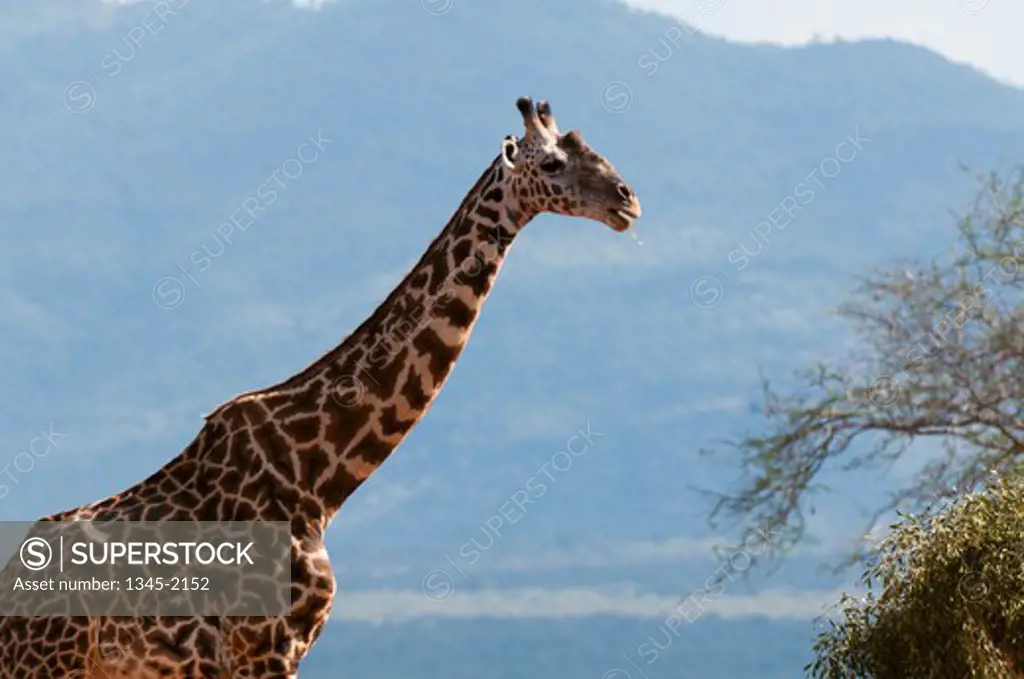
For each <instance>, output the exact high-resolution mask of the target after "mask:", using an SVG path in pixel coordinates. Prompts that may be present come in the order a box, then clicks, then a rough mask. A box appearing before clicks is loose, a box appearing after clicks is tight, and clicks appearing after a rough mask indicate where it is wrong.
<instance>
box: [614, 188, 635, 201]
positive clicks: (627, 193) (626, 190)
mask: <svg viewBox="0 0 1024 679" xmlns="http://www.w3.org/2000/svg"><path fill="white" fill-rule="evenodd" d="M615 188H616V189H617V190H618V192H619V195H620V196H622V199H623V200H629V199H630V198H632V197H633V192H632V191H630V190H629V187H628V186H626V185H625V184H619V185H618V186H616V187H615Z"/></svg>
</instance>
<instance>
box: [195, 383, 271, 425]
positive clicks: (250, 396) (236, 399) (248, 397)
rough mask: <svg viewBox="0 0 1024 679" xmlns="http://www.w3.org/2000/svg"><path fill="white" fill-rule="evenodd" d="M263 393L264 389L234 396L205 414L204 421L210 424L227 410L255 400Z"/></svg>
mask: <svg viewBox="0 0 1024 679" xmlns="http://www.w3.org/2000/svg"><path fill="white" fill-rule="evenodd" d="M262 391H263V390H262V389H256V390H253V391H243V392H242V393H241V394H238V395H237V396H232V397H231V398H229V399H228V400H227V401H224V402H223V403H221V404H220V405H219V406H217V407H216V408H214V409H213V410H211V411H209V412H207V413H206V414H204V415H203V419H204V420H206V421H207V422H209V421H210V420H211V419H212V418H214V417H217V416H218V415H220V414H222V413H223V412H224V411H225V410H227V409H228V408H230V407H231V406H233V405H235V404H238V403H244V402H246V401H252V400H254V399H255V398H256V397H257V396H258V395H259V394H260V393H261V392H262Z"/></svg>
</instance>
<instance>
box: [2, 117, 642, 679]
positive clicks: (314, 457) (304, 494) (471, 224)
mask: <svg viewBox="0 0 1024 679" xmlns="http://www.w3.org/2000/svg"><path fill="white" fill-rule="evenodd" d="M516 108H517V109H518V111H519V112H520V114H521V115H522V120H523V127H524V130H523V135H522V137H517V136H515V135H507V136H505V137H504V139H503V141H502V144H501V149H500V152H499V154H498V156H497V157H496V158H494V159H493V161H492V162H491V163H490V164H489V165H488V166H487V167H486V169H485V170H484V172H483V174H482V175H481V176H480V178H479V179H478V180H477V182H476V183H475V184H474V185H473V187H472V188H471V189H470V190H469V192H468V193H467V194H466V196H465V198H464V199H463V200H462V203H461V204H460V205H459V207H458V209H457V210H456V211H455V213H454V214H453V215H452V217H451V218H450V219H449V221H448V223H447V224H446V225H445V226H444V228H443V229H442V230H441V232H440V234H438V235H437V236H436V237H435V238H434V240H433V241H432V242H431V243H430V245H429V246H428V247H427V250H426V252H425V253H424V254H423V256H422V257H421V258H420V260H419V261H418V262H417V264H416V265H415V266H414V267H413V268H412V270H411V271H410V272H409V273H408V274H406V276H405V278H403V279H402V281H401V282H400V283H399V284H398V286H397V287H396V288H395V289H394V290H393V291H392V292H391V293H390V294H389V295H388V296H387V298H386V299H385V300H384V301H383V302H382V303H381V304H380V305H379V306H378V307H377V308H376V309H375V310H374V311H373V313H372V314H370V316H369V317H368V318H367V319H366V320H365V321H363V323H361V324H360V325H359V327H357V328H356V329H355V330H354V331H353V332H351V333H350V334H349V335H348V336H347V337H346V338H345V339H344V340H343V341H342V342H341V344H339V345H338V346H337V347H335V348H334V349H332V350H330V351H328V352H327V353H326V354H324V355H323V356H321V357H320V358H318V359H317V360H315V361H313V362H312V363H311V364H309V365H308V366H307V367H306V368H304V369H303V370H301V371H299V372H298V373H296V374H294V375H292V376H291V377H289V378H287V379H285V380H284V381H283V382H280V383H278V384H276V385H273V386H270V387H267V388H265V389H259V390H256V391H250V392H246V393H244V394H240V395H238V396H236V397H234V398H232V399H231V400H229V401H227V402H226V403H224V404H222V405H221V406H220V407H218V408H216V409H215V410H213V411H212V412H210V413H209V414H208V415H206V417H205V423H204V425H203V427H202V428H201V429H200V431H199V433H198V434H197V436H196V437H195V439H194V440H193V441H192V442H191V443H190V444H189V445H188V446H186V448H185V449H184V450H183V451H182V452H181V453H180V454H179V455H177V456H176V457H175V458H173V459H172V460H171V461H170V462H168V463H167V464H166V465H164V466H163V467H162V468H161V469H160V470H158V471H157V472H156V473H154V474H153V475H152V476H150V477H149V478H147V479H145V480H144V481H141V482H140V483H138V484H136V485H134V486H132V487H131V488H128V489H126V490H124V491H123V492H120V493H117V494H116V495H112V496H110V497H108V498H106V499H103V500H100V501H99V502H96V503H93V504H89V505H84V506H81V507H77V508H74V509H70V510H67V511H63V512H60V513H58V514H54V515H51V516H48V517H45V518H44V519H42V521H72V520H81V521H118V520H122V521H286V522H289V523H290V524H291V527H292V552H291V572H292V608H291V615H289V616H287V617H263V618H253V617H249V618H235V617H210V616H196V617H190V618H166V617H163V618H161V617H152V616H149V617H146V616H140V617H136V618H113V617H103V616H97V617H92V618H82V617H72V616H50V617H46V618H38V617H30V615H29V613H28V612H26V614H25V615H23V616H21V617H11V616H7V617H0V679H66V678H68V679H69V678H71V677H74V678H75V679H100V678H103V679H157V678H160V679H228V678H229V677H230V678H231V679H243V678H244V679H295V677H296V676H297V673H298V670H299V663H300V661H301V660H302V658H303V657H304V656H305V655H306V653H307V652H308V651H309V649H310V647H311V646H312V644H313V642H314V641H315V640H316V639H317V637H318V636H319V634H320V633H321V631H322V629H323V626H324V624H325V623H326V621H327V618H328V615H329V613H330V610H331V604H332V601H333V599H334V594H335V581H334V576H333V573H332V570H331V566H330V562H329V560H328V556H327V550H326V549H325V547H324V542H323V537H324V533H325V531H326V529H327V527H328V524H329V523H330V521H331V519H332V518H333V517H334V516H335V515H336V513H337V512H338V510H339V509H340V508H341V506H342V505H343V503H344V502H345V501H346V500H347V499H348V498H349V497H350V496H351V495H352V493H353V492H355V490H356V489H357V488H358V487H359V486H360V485H361V484H362V483H363V482H364V481H365V480H366V479H367V478H368V477H369V476H370V475H371V474H372V473H373V472H374V471H375V470H376V469H378V468H379V467H380V465H381V464H382V463H383V462H384V461H385V459H387V458H388V456H389V455H390V454H391V452H392V451H393V450H395V448H397V447H398V445H399V444H400V443H401V442H402V440H403V439H404V438H405V437H406V435H408V433H409V432H410V430H411V429H412V428H413V426H414V425H415V424H416V423H417V422H418V421H419V420H420V419H421V418H422V417H423V416H424V415H425V414H426V412H427V410H428V409H429V407H430V404H431V403H432V402H433V401H434V399H435V398H436V397H437V395H438V393H439V392H440V391H441V388H442V387H443V386H444V383H445V381H446V380H447V378H448V376H449V374H450V372H451V370H452V367H453V366H454V364H455V362H456V360H457V359H458V357H459V355H460V354H461V353H462V350H463V348H464V347H465V345H466V343H467V341H468V340H469V336H470V333H471V331H472V329H473V326H474V324H475V323H476V320H477V318H478V316H479V313H480V311H481V309H482V307H483V304H484V302H485V301H486V299H487V296H488V294H489V293H490V291H491V287H492V285H493V283H494V281H495V279H496V277H497V275H498V271H499V269H500V268H501V265H502V263H503V262H504V259H505V257H506V256H507V254H508V252H509V249H510V247H511V246H512V244H513V242H514V240H515V239H516V238H517V237H518V235H519V234H520V233H521V231H522V230H523V227H525V226H526V224H527V223H529V222H530V220H532V219H533V218H534V217H535V216H537V215H539V214H541V213H554V214H560V215H565V216H572V217H583V218H587V219H591V220H594V221H597V222H600V223H602V224H604V225H606V226H608V227H610V228H611V229H613V230H614V231H619V232H621V231H626V230H627V229H629V227H630V226H631V225H632V224H633V222H634V220H636V219H637V218H638V217H639V216H640V212H641V209H640V202H639V200H638V198H637V197H636V194H635V193H634V192H633V190H632V189H631V188H630V187H629V185H628V184H627V183H626V182H625V181H624V180H623V179H622V177H621V176H620V175H619V173H618V172H617V171H616V170H615V168H614V167H613V166H612V165H611V163H609V162H608V161H607V160H606V159H605V158H604V157H603V156H601V155H600V154H599V153H597V152H596V151H595V150H594V149H592V148H591V147H590V146H589V145H588V144H587V143H586V142H585V141H584V139H583V136H582V135H581V134H580V133H579V132H578V131H575V130H572V131H569V132H567V133H565V134H562V133H561V132H560V131H559V129H558V126H557V124H556V122H555V118H554V115H553V114H552V112H551V106H550V105H549V104H548V103H547V102H546V101H540V102H538V103H537V104H536V105H534V103H533V100H532V99H531V98H529V97H520V98H519V99H517V101H516ZM10 571H11V566H10V565H9V566H8V567H7V568H6V569H5V570H4V571H3V572H2V573H0V588H2V587H6V588H7V591H10V583H11V572H10ZM19 614H20V610H19ZM126 638H127V639H131V643H130V644H129V645H128V646H126V647H119V648H121V651H122V652H120V653H113V654H112V653H109V652H108V651H109V649H110V647H111V644H116V643H117V642H118V640H120V639H126Z"/></svg>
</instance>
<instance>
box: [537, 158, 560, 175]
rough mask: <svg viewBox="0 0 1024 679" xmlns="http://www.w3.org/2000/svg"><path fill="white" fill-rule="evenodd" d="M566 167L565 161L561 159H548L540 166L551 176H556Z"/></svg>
mask: <svg viewBox="0 0 1024 679" xmlns="http://www.w3.org/2000/svg"><path fill="white" fill-rule="evenodd" d="M564 167H565V161H564V160H562V159H561V158H548V159H547V160H545V161H544V162H542V163H541V164H540V169H542V170H544V171H545V172H547V173H549V174H554V173H555V172H558V171H559V170H561V169H562V168H564Z"/></svg>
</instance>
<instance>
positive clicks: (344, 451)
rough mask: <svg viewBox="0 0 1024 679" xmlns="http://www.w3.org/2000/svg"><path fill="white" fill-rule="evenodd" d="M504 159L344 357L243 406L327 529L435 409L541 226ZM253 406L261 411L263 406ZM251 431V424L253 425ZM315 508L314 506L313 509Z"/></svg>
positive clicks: (328, 358) (345, 345)
mask: <svg viewBox="0 0 1024 679" xmlns="http://www.w3.org/2000/svg"><path fill="white" fill-rule="evenodd" d="M507 176H508V175H507V172H506V171H505V169H504V167H503V165H502V163H501V161H500V159H498V160H495V162H494V163H492V165H491V166H490V167H489V168H488V169H487V170H486V171H485V172H484V173H483V175H482V176H481V177H480V179H479V180H478V181H477V183H476V185H475V186H474V187H473V188H472V189H471V190H470V192H469V193H468V194H467V195H466V197H465V199H464V200H463V202H462V204H461V205H460V206H459V208H458V210H457V211H456V212H455V214H454V215H453V216H452V218H451V219H450V220H449V222H448V224H447V225H446V226H445V228H444V229H443V230H442V231H441V233H440V234H439V235H438V236H437V238H436V239H435V240H434V241H433V243H431V245H430V246H429V247H428V248H427V251H426V252H425V253H424V254H423V256H422V258H421V259H420V260H419V262H418V263H417V264H416V266H415V267H414V268H413V269H412V270H411V271H410V272H409V273H408V274H407V275H406V277H405V278H404V279H403V280H402V282H401V283H400V284H399V285H398V287H396V288H395V289H394V290H393V291H392V292H391V294H390V295H388V297H387V299H386V300H385V301H384V302H383V303H382V304H381V305H380V306H379V307H377V309H376V310H375V311H374V312H373V314H371V315H370V317H369V318H367V319H366V320H365V321H364V322H363V323H362V324H361V325H360V326H359V327H358V328H357V329H356V330H355V331H354V332H353V333H352V334H350V335H349V336H348V337H347V338H346V339H345V340H344V341H343V342H342V343H341V344H340V345H339V346H338V347H337V348H335V349H333V350H332V351H330V352H328V353H327V354H325V355H324V356H323V357H321V358H320V359H319V360H317V361H316V362H314V363H313V364H312V365H310V366H309V367H308V368H306V369H305V370H303V371H302V372H301V373H299V374H298V375H295V376H294V377H292V378H291V379H289V380H287V381H285V382H283V383H281V384H279V385H277V386H275V387H272V388H270V389H267V390H263V391H260V392H253V393H252V394H251V395H246V396H245V397H241V398H243V399H247V400H251V401H256V402H258V403H259V404H260V405H262V409H263V410H264V411H265V412H266V414H267V416H268V419H269V420H270V422H271V423H276V424H277V425H278V426H276V427H274V429H275V430H277V433H278V434H279V435H280V436H282V437H283V440H279V441H277V442H276V444H271V443H269V442H264V441H261V440H260V439H261V437H260V434H259V428H258V427H257V428H256V429H255V430H254V431H253V437H254V440H255V443H256V445H257V446H258V447H259V448H263V449H266V448H268V447H270V448H275V447H276V448H277V450H279V451H280V450H281V449H282V446H283V447H284V448H286V449H287V451H288V452H287V454H286V455H281V454H280V453H277V454H276V455H271V454H268V455H267V457H268V458H277V459H282V463H281V464H283V465H284V466H290V467H291V470H286V471H284V472H283V473H282V475H281V478H283V479H285V480H290V479H294V481H295V485H296V488H295V490H296V491H297V493H298V494H299V495H301V496H302V497H303V501H302V502H300V503H298V504H299V505H301V506H303V507H307V510H306V513H307V514H317V515H318V516H316V517H315V518H316V519H317V520H318V522H319V521H322V523H323V525H324V526H325V527H326V523H327V522H328V521H329V520H330V518H331V517H332V516H333V515H334V514H335V513H336V512H337V510H338V509H339V508H340V507H341V505H342V503H343V502H344V501H345V500H346V499H347V498H348V497H349V496H350V495H351V494H352V492H354V491H355V489H356V488H357V487H358V486H359V485H360V484H361V483H362V482H363V481H364V480H366V478H367V477H368V476H369V475H370V474H372V473H373V472H374V471H375V470H376V469H377V468H378V467H379V466H380V465H381V464H382V463H383V462H384V460H385V459H387V457H388V455H390V454H391V452H392V451H393V450H394V449H395V448H396V447H397V446H398V445H399V444H400V443H401V442H402V440H403V439H404V438H405V436H406V435H407V434H408V433H409V431H410V430H411V429H412V427H413V426H414V425H415V424H416V423H417V422H418V421H419V420H420V418H422V417H423V415H424V414H425V413H426V412H427V409H428V408H429V407H430V404H431V403H432V402H433V400H434V399H435V398H436V397H437V395H438V393H439V391H440V390H441V387H442V386H443V385H444V383H445V380H446V379H447V377H448V375H449V374H450V372H451V370H452V368H453V366H454V365H455V361H456V359H457V358H458V357H459V355H460V354H461V352H462V349H463V348H464V347H465V345H466V343H467V341H468V340H469V336H470V332H471V330H472V329H473V325H474V323H475V322H476V319H477V317H478V315H479V313H480V310H481V309H482V308H483V304H484V302H485V301H486V299H487V296H488V294H489V292H490V290H491V286H492V285H493V283H494V280H495V278H496V277H497V275H498V271H499V269H500V268H501V265H502V263H503V261H504V258H505V255H506V254H507V252H508V248H509V247H510V246H511V244H512V241H513V239H514V238H515V237H516V235H517V234H518V233H519V231H520V230H521V229H522V227H523V226H525V224H526V223H527V222H528V221H529V220H530V219H531V218H532V217H533V215H532V214H528V213H526V212H524V211H523V210H521V209H520V208H519V203H518V201H517V200H516V199H515V197H514V196H512V195H511V192H510V191H509V190H508V186H507V185H506V178H507ZM253 405H256V404H255V403H254V404H253ZM250 424H251V423H250ZM311 505H312V506H311Z"/></svg>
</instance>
